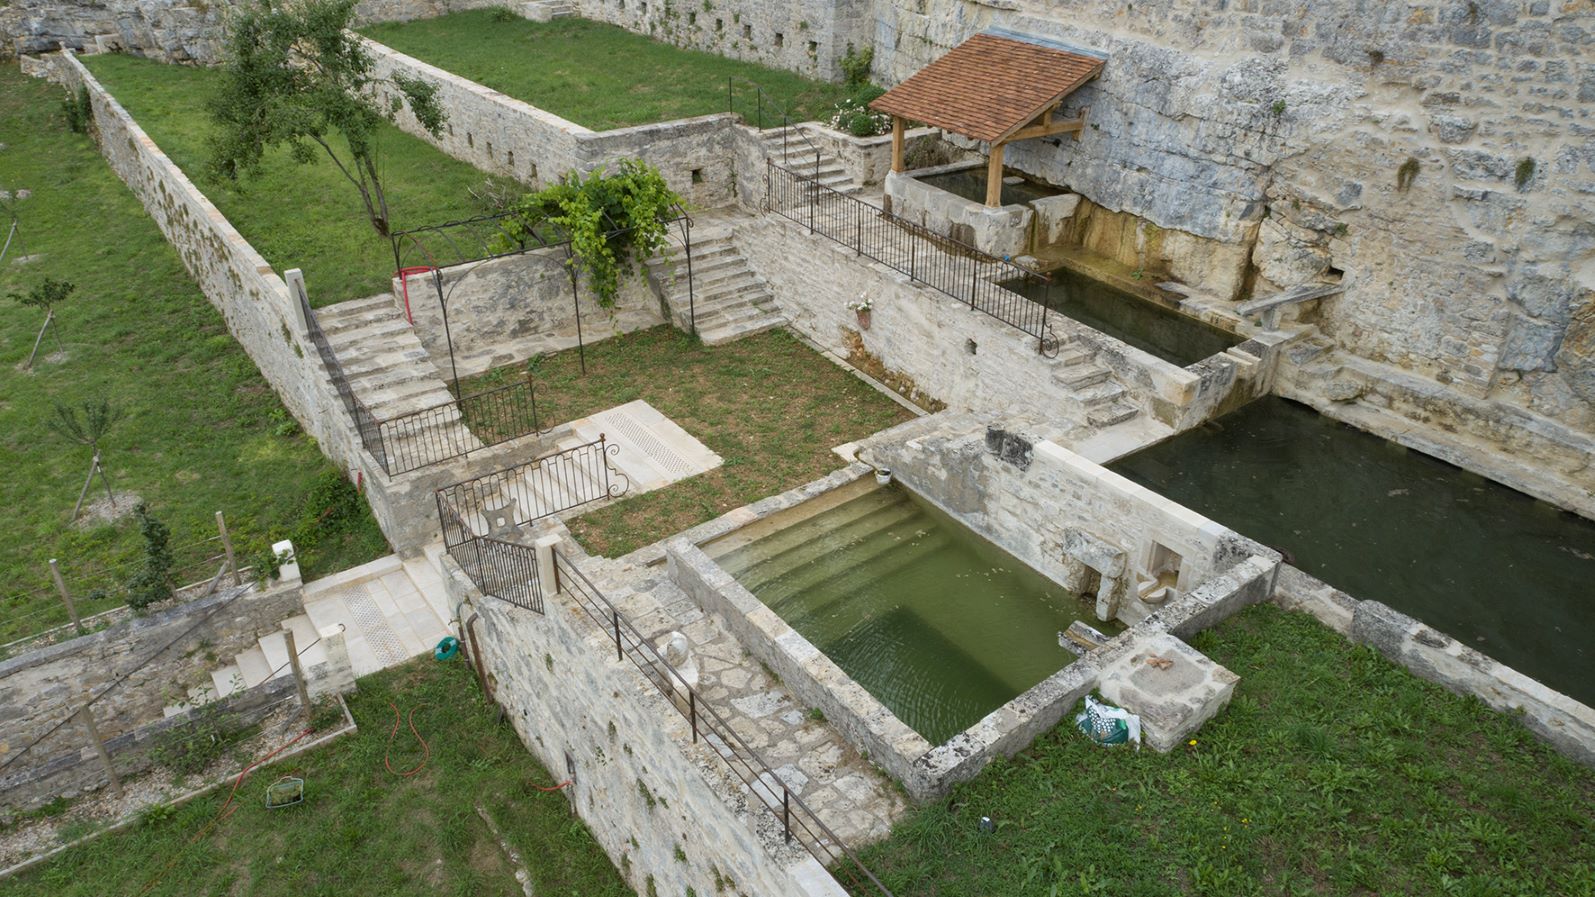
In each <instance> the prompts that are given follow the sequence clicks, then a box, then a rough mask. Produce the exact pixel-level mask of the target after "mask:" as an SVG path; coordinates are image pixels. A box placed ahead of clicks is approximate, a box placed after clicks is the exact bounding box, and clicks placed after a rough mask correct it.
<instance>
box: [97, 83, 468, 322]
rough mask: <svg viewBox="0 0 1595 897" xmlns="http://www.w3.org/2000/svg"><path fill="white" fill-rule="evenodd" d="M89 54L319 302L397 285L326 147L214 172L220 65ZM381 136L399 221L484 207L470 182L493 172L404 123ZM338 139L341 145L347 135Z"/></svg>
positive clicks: (238, 222) (165, 143) (385, 249)
mask: <svg viewBox="0 0 1595 897" xmlns="http://www.w3.org/2000/svg"><path fill="white" fill-rule="evenodd" d="M83 63H84V65H86V66H88V68H89V70H90V71H92V72H93V73H94V77H95V78H97V79H99V81H100V83H101V84H103V85H105V89H106V90H109V91H110V92H111V93H112V95H114V96H115V97H116V99H117V100H118V101H119V102H120V103H121V104H122V105H123V106H125V107H126V108H127V111H128V112H129V113H131V114H132V116H133V118H134V119H136V120H137V121H138V123H139V125H140V126H141V127H143V128H144V130H145V131H147V132H148V133H149V135H150V137H151V138H152V139H153V140H154V141H155V143H156V144H157V145H159V146H160V148H161V150H162V151H164V152H165V153H166V154H167V155H168V156H170V157H171V158H172V161H174V162H176V163H177V165H178V167H180V168H182V169H183V173H184V174H186V175H188V176H189V178H190V179H192V180H193V181H194V184H195V185H196V186H198V187H199V189H200V190H202V191H204V193H205V195H206V196H208V197H209V198H210V200H211V202H213V203H215V204H216V207H217V208H219V209H221V211H222V214H224V215H226V216H227V220H228V221H231V222H232V223H233V226H234V227H236V228H238V232H239V233H241V234H243V235H244V239H246V240H248V241H249V242H250V243H251V244H252V245H253V246H254V247H255V249H256V250H258V251H259V252H260V254H261V255H263V256H265V258H266V261H267V262H269V263H270V264H271V266H272V267H273V268H274V269H276V271H277V273H278V274H281V273H282V272H284V271H287V270H288V269H290V268H301V269H303V270H304V272H305V286H306V288H307V289H308V290H309V292H310V300H311V304H313V305H317V306H321V305H330V304H331V303H334V302H342V301H343V300H345V299H359V298H363V297H366V296H374V295H376V294H378V293H384V292H387V291H388V289H390V287H389V278H390V277H392V275H393V249H392V247H391V246H390V244H389V242H388V240H387V238H386V237H382V236H380V235H379V234H377V232H376V230H375V229H374V228H372V227H371V225H370V224H369V223H368V222H367V220H366V215H365V207H364V206H363V205H362V204H361V202H360V195H359V193H358V192H357V191H356V190H355V188H354V185H353V184H351V183H350V182H349V181H348V180H346V179H345V178H344V176H343V174H342V173H340V172H339V171H338V169H337V167H336V166H335V165H333V163H332V160H330V159H328V158H327V156H326V154H325V153H322V152H321V151H320V149H319V148H317V151H316V155H315V161H313V162H310V163H308V164H299V163H296V162H294V161H293V160H292V159H290V158H289V156H288V153H287V151H286V150H284V149H281V148H279V149H277V150H275V151H272V152H269V153H267V155H266V158H265V159H264V160H262V163H261V170H260V172H259V174H258V175H255V176H248V175H244V176H241V177H240V178H239V179H238V180H237V181H236V182H235V181H230V180H227V179H226V178H223V177H217V176H213V175H212V174H210V173H209V172H208V171H207V169H206V160H207V159H208V150H207V141H208V140H209V136H210V134H211V133H212V130H211V127H212V126H211V121H210V113H209V103H210V98H211V96H212V95H213V94H214V92H215V90H216V89H217V88H218V86H219V85H220V83H221V72H220V71H218V70H215V69H204V68H195V67H193V66H180V65H163V64H161V63H158V62H152V61H150V60H147V59H138V58H135V57H132V56H122V55H119V54H111V55H102V56H87V57H84V58H83ZM379 140H380V145H381V148H382V167H381V171H382V176H383V183H384V184H385V185H386V189H387V193H388V208H389V211H390V215H391V218H392V223H393V227H394V229H396V230H403V229H405V228H410V227H417V226H421V225H426V224H437V223H440V222H444V221H451V220H454V219H458V218H468V217H470V216H472V215H476V214H478V213H480V212H481V211H482V209H481V208H480V207H479V206H478V205H477V203H476V202H475V201H474V200H472V198H471V194H470V189H471V188H472V187H478V186H480V185H481V184H482V183H483V182H484V181H487V180H488V179H489V178H488V175H486V174H484V173H483V172H482V171H480V170H478V169H476V168H474V167H472V166H470V165H467V164H466V163H464V162H460V161H457V160H455V159H453V158H451V157H449V156H446V155H444V154H443V153H442V152H440V151H438V150H436V149H434V148H433V147H432V146H431V145H430V144H427V143H425V142H423V141H421V140H418V139H416V138H414V137H411V136H410V135H408V134H405V133H403V132H401V131H399V130H398V129H397V128H392V127H384V128H383V129H382V134H381V137H380V138H379ZM332 142H333V143H334V145H335V146H337V147H338V148H339V150H340V151H342V144H341V141H338V140H333V141H332ZM344 158H347V155H345V156H344Z"/></svg>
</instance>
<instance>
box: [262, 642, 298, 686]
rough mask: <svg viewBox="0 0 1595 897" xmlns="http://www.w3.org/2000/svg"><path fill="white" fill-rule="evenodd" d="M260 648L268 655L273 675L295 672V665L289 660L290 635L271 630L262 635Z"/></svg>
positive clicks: (268, 662) (273, 676) (275, 676)
mask: <svg viewBox="0 0 1595 897" xmlns="http://www.w3.org/2000/svg"><path fill="white" fill-rule="evenodd" d="M260 650H261V652H262V653H264V654H265V655H266V666H268V667H270V668H271V677H272V678H273V679H276V678H278V677H280V676H289V675H292V674H293V665H292V664H290V663H289V662H288V637H287V636H285V635H283V634H282V633H281V632H270V633H267V634H265V635H263V636H261V637H260Z"/></svg>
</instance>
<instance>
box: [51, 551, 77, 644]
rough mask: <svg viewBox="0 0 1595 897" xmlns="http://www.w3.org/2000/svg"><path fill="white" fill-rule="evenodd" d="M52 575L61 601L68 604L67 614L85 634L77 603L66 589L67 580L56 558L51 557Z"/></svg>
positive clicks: (75, 627)
mask: <svg viewBox="0 0 1595 897" xmlns="http://www.w3.org/2000/svg"><path fill="white" fill-rule="evenodd" d="M50 577H51V578H52V579H54V580H55V590H56V591H57V592H60V593H61V603H62V604H65V605H66V615H67V616H68V617H71V618H72V626H73V628H74V629H76V630H77V631H78V635H82V634H83V621H82V620H80V619H78V608H77V605H75V604H73V603H72V593H71V592H68V591H67V590H66V580H64V579H62V578H61V568H60V566H59V565H57V564H56V562H55V558H50Z"/></svg>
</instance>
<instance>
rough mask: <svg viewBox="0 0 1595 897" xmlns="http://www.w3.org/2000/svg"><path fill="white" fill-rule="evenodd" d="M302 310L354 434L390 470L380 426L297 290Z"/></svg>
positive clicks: (314, 311)
mask: <svg viewBox="0 0 1595 897" xmlns="http://www.w3.org/2000/svg"><path fill="white" fill-rule="evenodd" d="M294 292H295V293H296V297H295V298H296V300H297V301H298V302H299V308H300V310H301V311H302V312H303V313H304V318H305V330H306V331H307V332H308V333H309V334H310V342H311V344H312V345H314V346H315V347H316V353H317V354H318V355H320V356H321V363H322V364H323V365H324V366H325V367H326V368H327V376H328V378H330V379H331V380H332V386H333V388H334V389H336V390H337V391H338V398H339V400H340V401H342V402H343V408H344V410H345V411H347V412H348V413H349V417H350V419H351V420H353V421H354V429H355V432H356V433H358V434H359V436H360V445H361V446H363V447H364V448H365V450H366V451H367V452H370V453H371V457H373V458H375V459H377V463H378V464H380V465H382V469H383V470H387V467H388V457H387V454H386V452H384V451H383V447H382V436H381V432H380V430H381V427H380V422H379V421H378V420H377V417H376V415H374V414H372V413H371V411H370V409H368V408H366V406H365V403H364V402H362V401H360V397H359V396H357V395H355V394H354V388H353V387H351V386H350V385H349V378H348V376H347V375H345V374H344V372H343V365H342V364H341V363H340V362H339V361H338V356H337V353H335V352H333V351H332V343H330V342H328V341H327V334H326V333H324V332H322V330H321V322H319V321H317V320H316V310H315V309H313V308H311V307H310V298H309V297H308V296H306V295H305V293H304V292H303V291H302V290H295V291H294Z"/></svg>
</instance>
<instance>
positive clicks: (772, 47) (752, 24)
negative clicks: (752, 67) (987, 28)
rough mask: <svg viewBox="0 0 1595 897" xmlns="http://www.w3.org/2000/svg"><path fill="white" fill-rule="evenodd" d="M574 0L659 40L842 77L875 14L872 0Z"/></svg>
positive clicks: (742, 86) (746, 88) (600, 17)
mask: <svg viewBox="0 0 1595 897" xmlns="http://www.w3.org/2000/svg"><path fill="white" fill-rule="evenodd" d="M573 5H574V6H575V7H576V9H577V10H578V12H579V14H580V15H582V16H583V17H585V18H589V19H594V20H597V21H600V22H609V23H611V24H614V25H619V26H620V27H622V28H625V29H626V30H628V31H635V32H637V33H638V34H646V35H648V36H649V37H652V38H654V39H656V40H662V41H667V42H669V43H672V44H676V45H678V46H682V47H693V48H696V49H699V50H707V51H709V52H711V53H715V54H717V55H720V56H728V57H730V58H732V59H743V60H747V61H749V62H759V63H763V64H765V65H768V66H773V67H775V68H783V69H789V70H791V71H794V72H798V73H800V74H804V75H808V76H810V77H814V78H822V79H832V78H837V77H840V75H841V68H840V67H839V65H838V62H839V61H840V60H841V58H842V57H843V56H845V55H846V54H847V51H848V45H849V44H853V45H856V46H857V47H864V46H866V45H868V44H869V40H870V37H869V29H870V26H871V16H872V15H873V12H872V10H871V5H870V4H869V3H867V2H865V0H794V2H791V3H763V2H759V0H707V2H705V0H691V2H688V0H578V2H576V3H574V4H573ZM717 86H718V87H720V88H722V89H723V88H724V87H725V85H724V84H719V85H717ZM766 86H768V85H766ZM736 89H737V92H738V93H739V94H742V93H744V92H745V93H746V96H747V102H746V105H747V107H748V108H749V109H752V108H753V84H752V82H743V83H739V84H737V85H736ZM740 103H741V101H740V100H739V104H740Z"/></svg>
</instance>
